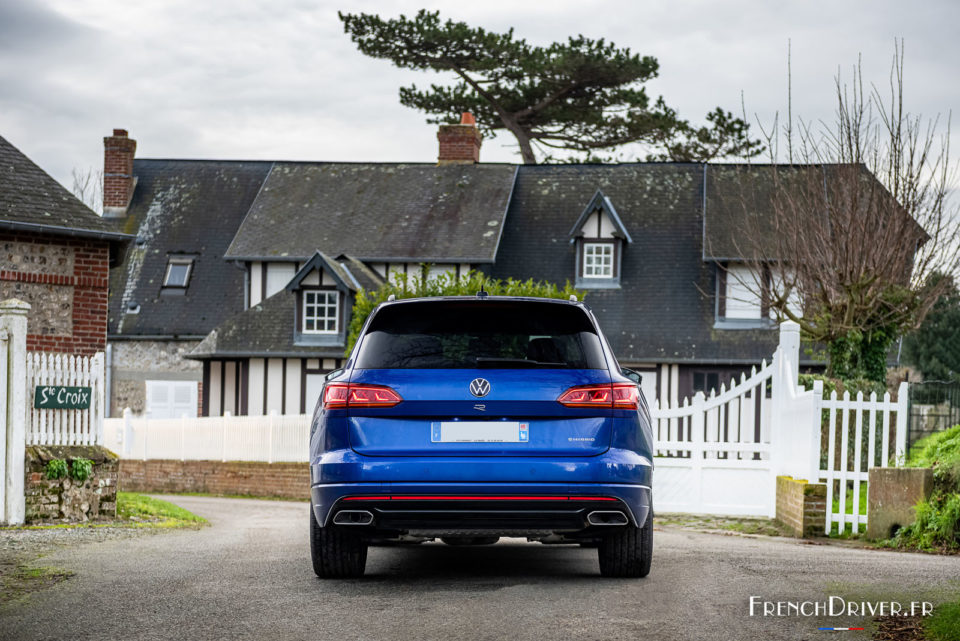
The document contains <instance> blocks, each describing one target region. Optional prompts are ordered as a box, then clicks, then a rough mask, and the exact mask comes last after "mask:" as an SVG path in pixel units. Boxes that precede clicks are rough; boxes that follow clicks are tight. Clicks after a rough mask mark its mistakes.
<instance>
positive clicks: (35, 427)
mask: <svg viewBox="0 0 960 641" xmlns="http://www.w3.org/2000/svg"><path fill="white" fill-rule="evenodd" d="M43 386H58V387H59V386H70V387H89V388H90V392H91V393H90V399H89V400H90V405H89V407H88V408H87V409H37V408H35V407H34V390H36V388H37V387H43ZM104 401H105V398H104V361H103V353H98V354H95V355H93V356H71V355H67V354H50V353H46V352H27V408H28V415H27V445H103V414H104V411H103V408H104Z"/></svg>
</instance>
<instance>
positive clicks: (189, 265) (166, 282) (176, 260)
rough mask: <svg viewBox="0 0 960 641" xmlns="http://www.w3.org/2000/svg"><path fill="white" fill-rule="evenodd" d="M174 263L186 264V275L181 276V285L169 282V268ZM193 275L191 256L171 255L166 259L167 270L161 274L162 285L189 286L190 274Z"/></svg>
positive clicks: (182, 287) (184, 287) (179, 287)
mask: <svg viewBox="0 0 960 641" xmlns="http://www.w3.org/2000/svg"><path fill="white" fill-rule="evenodd" d="M174 265H186V266H187V275H186V276H184V277H183V285H177V284H171V283H170V268H171V267H173V266H174ZM192 275H193V259H192V258H178V257H175V256H171V257H170V258H168V259H167V271H166V272H165V273H164V275H163V286H164V287H176V288H177V289H186V288H187V287H189V286H190V276H192Z"/></svg>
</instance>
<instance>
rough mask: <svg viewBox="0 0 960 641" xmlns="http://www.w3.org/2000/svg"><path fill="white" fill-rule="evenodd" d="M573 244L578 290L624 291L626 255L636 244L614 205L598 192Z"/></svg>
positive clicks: (577, 227)
mask: <svg viewBox="0 0 960 641" xmlns="http://www.w3.org/2000/svg"><path fill="white" fill-rule="evenodd" d="M570 242H571V243H573V245H574V248H575V255H576V270H577V271H576V272H575V274H576V282H575V284H574V286H575V287H582V288H584V289H590V288H596V289H611V288H613V289H616V288H618V287H620V264H621V263H622V262H623V252H624V249H625V248H626V246H627V245H628V244H629V243H632V242H633V240H632V239H631V238H630V234H629V233H627V229H626V228H625V227H624V226H623V221H621V220H620V216H619V215H618V214H617V210H616V209H614V207H613V203H612V202H610V199H609V198H607V197H606V196H605V195H604V194H603V192H602V191H599V190H598V191H597V193H596V194H594V196H593V198H591V199H590V202H589V203H588V204H587V206H586V208H585V209H584V210H583V213H581V214H580V218H578V219H577V222H576V224H574V226H573V229H571V230H570Z"/></svg>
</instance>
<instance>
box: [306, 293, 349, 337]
mask: <svg viewBox="0 0 960 641" xmlns="http://www.w3.org/2000/svg"><path fill="white" fill-rule="evenodd" d="M339 319H340V293H339V292H338V291H337V290H328V291H324V290H304V292H303V325H302V327H303V333H304V334H336V333H337V332H338V331H340V330H339Z"/></svg>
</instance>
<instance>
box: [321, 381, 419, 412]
mask: <svg viewBox="0 0 960 641" xmlns="http://www.w3.org/2000/svg"><path fill="white" fill-rule="evenodd" d="M402 400H403V399H402V398H401V397H400V395H399V394H397V393H396V392H395V391H393V390H392V389H390V388H389V387H387V386H385V385H353V384H350V383H330V384H329V385H327V387H326V389H324V391H323V407H324V408H325V409H342V408H345V407H393V406H394V405H396V404H397V403H399V402H400V401H402Z"/></svg>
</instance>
